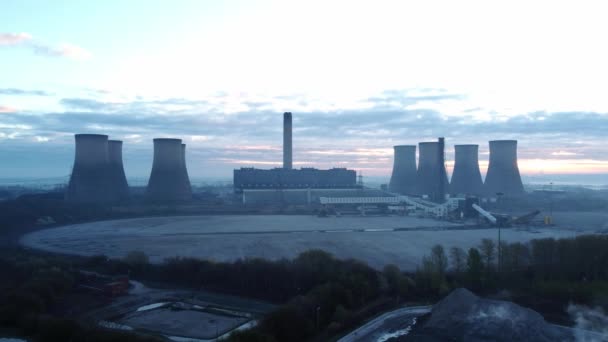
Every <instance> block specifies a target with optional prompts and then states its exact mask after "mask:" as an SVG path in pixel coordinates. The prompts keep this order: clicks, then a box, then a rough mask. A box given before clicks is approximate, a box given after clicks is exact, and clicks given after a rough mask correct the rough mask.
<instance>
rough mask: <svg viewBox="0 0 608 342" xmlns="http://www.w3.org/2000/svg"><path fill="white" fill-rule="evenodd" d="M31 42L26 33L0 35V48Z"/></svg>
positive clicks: (30, 37) (29, 36)
mask: <svg viewBox="0 0 608 342" xmlns="http://www.w3.org/2000/svg"><path fill="white" fill-rule="evenodd" d="M30 40H32V36H31V35H29V34H27V33H23V32H22V33H0V46H2V45H19V44H23V43H26V42H28V41H30Z"/></svg>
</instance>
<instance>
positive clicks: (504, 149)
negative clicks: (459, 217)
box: [484, 140, 524, 196]
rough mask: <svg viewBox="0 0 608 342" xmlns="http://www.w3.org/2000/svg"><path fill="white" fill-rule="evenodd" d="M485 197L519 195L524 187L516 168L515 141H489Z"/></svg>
mask: <svg viewBox="0 0 608 342" xmlns="http://www.w3.org/2000/svg"><path fill="white" fill-rule="evenodd" d="M484 187H485V192H486V194H487V195H490V196H492V195H496V194H497V193H499V192H500V193H503V194H505V195H521V194H523V193H524V186H523V184H522V182H521V176H520V174H519V167H518V166H517V140H493V141H490V164H489V165H488V173H487V174H486V181H485V184H484Z"/></svg>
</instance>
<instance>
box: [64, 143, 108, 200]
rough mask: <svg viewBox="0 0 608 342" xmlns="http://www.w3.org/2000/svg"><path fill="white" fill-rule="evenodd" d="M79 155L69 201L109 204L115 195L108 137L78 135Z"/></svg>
mask: <svg viewBox="0 0 608 342" xmlns="http://www.w3.org/2000/svg"><path fill="white" fill-rule="evenodd" d="M74 138H75V140H76V156H75V158H74V166H73V168H72V174H71V176H70V183H69V184H68V189H67V192H66V200H68V201H70V202H78V203H107V202H111V201H112V200H113V199H114V198H113V197H114V196H113V194H112V190H111V184H112V182H111V178H110V173H109V172H108V171H109V170H108V169H109V164H108V136H107V135H101V134H76V135H75V136H74Z"/></svg>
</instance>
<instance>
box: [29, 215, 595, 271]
mask: <svg viewBox="0 0 608 342" xmlns="http://www.w3.org/2000/svg"><path fill="white" fill-rule="evenodd" d="M572 215H575V214H571V215H569V216H568V217H569V218H570V220H574V218H573V216H572ZM603 225H604V224H602V223H596V224H594V225H593V227H592V228H589V229H585V228H584V227H576V226H572V225H569V226H567V227H541V228H525V229H522V228H511V229H503V230H502V238H503V239H504V241H510V242H512V241H528V240H531V239H538V238H546V237H555V238H563V237H573V236H576V235H578V234H584V233H595V232H597V230H593V229H597V228H600V227H603ZM395 229H398V231H394V230H395ZM496 237H497V230H496V229H495V228H484V229H471V228H467V227H463V226H459V225H456V224H452V223H448V222H442V221H436V220H432V219H421V218H414V217H401V216H386V217H385V216H383V217H328V218H319V217H315V216H295V215H255V216H254V215H249V216H246V215H241V216H239V215H225V216H182V217H151V218H137V219H126V220H113V221H99V222H91V223H84V224H77V225H71V226H64V227H58V228H51V229H46V230H40V231H36V232H32V233H29V234H26V235H24V236H23V237H22V238H21V240H20V242H21V243H22V244H23V245H25V246H28V247H31V248H37V249H43V250H46V251H51V252H57V253H70V254H80V255H99V254H105V255H107V256H109V257H114V258H116V257H124V256H125V255H126V254H127V253H128V252H130V251H133V250H141V251H144V252H145V253H146V254H147V255H148V256H149V257H150V260H151V261H152V262H162V261H163V260H164V259H165V258H167V257H173V256H190V257H197V258H205V259H213V260H216V261H233V260H236V259H238V258H247V257H261V258H268V259H278V258H293V257H295V256H297V255H298V254H299V253H301V252H304V251H306V250H309V249H312V248H320V249H323V250H326V251H328V252H331V253H333V254H334V255H335V256H337V257H339V258H357V259H360V260H363V261H366V262H367V263H368V264H369V265H370V266H372V267H376V268H382V267H383V266H384V265H386V264H388V263H393V264H396V265H398V266H399V267H401V268H402V269H404V270H413V269H415V268H416V266H417V265H418V264H419V261H420V259H421V257H422V256H424V255H426V254H428V253H429V251H430V249H431V247H432V246H433V245H435V244H442V245H443V246H444V247H445V248H446V249H447V248H450V247H452V246H459V247H462V248H465V249H468V248H470V247H473V246H477V245H479V243H480V241H481V239H483V238H492V239H496Z"/></svg>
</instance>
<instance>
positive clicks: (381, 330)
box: [338, 306, 432, 342]
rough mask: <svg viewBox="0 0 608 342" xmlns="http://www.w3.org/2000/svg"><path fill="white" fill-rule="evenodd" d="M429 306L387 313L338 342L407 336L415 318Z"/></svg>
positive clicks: (368, 340)
mask: <svg viewBox="0 0 608 342" xmlns="http://www.w3.org/2000/svg"><path fill="white" fill-rule="evenodd" d="M431 308H432V307H431V306H414V307H405V308H401V309H397V310H394V311H390V312H387V313H385V314H383V315H381V316H379V317H377V318H375V319H373V320H371V321H370V322H368V323H366V324H364V325H362V326H361V327H359V328H357V329H356V330H354V331H352V332H351V333H349V334H348V335H346V336H344V337H342V338H341V339H339V340H338V342H355V341H356V342H378V341H387V340H389V339H390V338H391V337H399V336H403V335H407V331H408V330H409V329H411V326H412V325H414V324H415V322H416V318H417V317H420V316H422V315H424V314H427V313H429V312H430V311H431Z"/></svg>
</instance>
